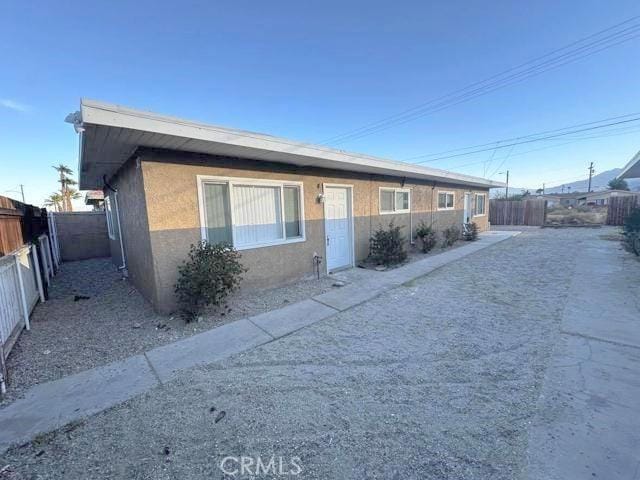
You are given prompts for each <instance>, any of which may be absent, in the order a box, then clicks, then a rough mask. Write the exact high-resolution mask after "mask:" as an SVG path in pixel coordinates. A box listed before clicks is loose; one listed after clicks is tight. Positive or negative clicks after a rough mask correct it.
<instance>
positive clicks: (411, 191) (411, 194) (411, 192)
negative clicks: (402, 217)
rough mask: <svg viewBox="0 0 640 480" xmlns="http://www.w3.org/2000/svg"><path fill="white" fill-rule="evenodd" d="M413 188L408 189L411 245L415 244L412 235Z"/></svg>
mask: <svg viewBox="0 0 640 480" xmlns="http://www.w3.org/2000/svg"><path fill="white" fill-rule="evenodd" d="M412 204H413V188H410V189H409V243H410V244H411V245H415V244H416V239H415V238H414V236H413V208H412V207H411V205H412Z"/></svg>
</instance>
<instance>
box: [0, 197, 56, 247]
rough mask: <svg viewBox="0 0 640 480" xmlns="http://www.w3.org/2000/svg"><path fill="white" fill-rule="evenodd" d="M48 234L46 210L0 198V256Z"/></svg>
mask: <svg viewBox="0 0 640 480" xmlns="http://www.w3.org/2000/svg"><path fill="white" fill-rule="evenodd" d="M48 232H49V220H48V218H47V211H46V209H44V208H38V207H34V206H33V205H27V204H25V203H22V202H18V201H17V200H12V199H11V198H7V197H3V196H0V256H2V255H6V254H8V253H9V252H13V251H14V250H16V249H18V248H20V247H22V246H23V245H25V244H27V243H29V242H32V241H33V240H34V239H35V238H37V237H38V236H39V235H41V234H43V233H48Z"/></svg>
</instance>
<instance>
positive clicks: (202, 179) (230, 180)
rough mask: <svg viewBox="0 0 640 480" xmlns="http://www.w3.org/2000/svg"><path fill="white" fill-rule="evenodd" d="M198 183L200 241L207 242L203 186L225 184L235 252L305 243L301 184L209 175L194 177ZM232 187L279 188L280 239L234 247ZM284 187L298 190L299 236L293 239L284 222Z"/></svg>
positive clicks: (233, 243)
mask: <svg viewBox="0 0 640 480" xmlns="http://www.w3.org/2000/svg"><path fill="white" fill-rule="evenodd" d="M196 178H197V183H198V208H199V210H200V237H201V238H202V240H207V215H206V210H205V209H206V205H205V202H204V192H203V185H204V184H206V183H218V184H225V185H227V187H228V195H229V210H230V212H229V216H230V218H231V242H232V245H233V246H234V248H235V249H236V250H252V249H254V248H262V247H273V246H276V245H285V244H288V243H299V242H305V241H306V240H307V237H306V228H305V221H304V219H305V216H304V187H303V184H302V182H296V181H289V180H261V179H256V178H241V177H217V176H210V175H196ZM234 185H239V186H244V185H255V186H258V187H260V186H262V187H279V188H280V218H281V219H282V239H279V240H274V241H271V242H261V243H256V244H251V245H242V246H236V244H235V237H234V232H233V230H234V229H233V187H234ZM284 187H296V188H298V189H299V198H298V200H299V202H300V218H299V221H300V236H299V237H295V238H287V232H286V221H285V212H284Z"/></svg>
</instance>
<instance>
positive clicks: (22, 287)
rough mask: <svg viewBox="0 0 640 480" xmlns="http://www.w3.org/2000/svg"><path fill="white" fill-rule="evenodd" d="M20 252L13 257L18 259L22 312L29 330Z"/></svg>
mask: <svg viewBox="0 0 640 480" xmlns="http://www.w3.org/2000/svg"><path fill="white" fill-rule="evenodd" d="M18 255H19V253H16V254H15V255H14V256H13V258H15V260H16V268H17V269H18V283H19V284H20V297H21V298H22V313H23V314H24V326H25V328H26V329H27V330H31V325H30V324H29V307H27V294H26V293H25V291H24V280H23V279H22V266H21V265H20V258H19V257H18Z"/></svg>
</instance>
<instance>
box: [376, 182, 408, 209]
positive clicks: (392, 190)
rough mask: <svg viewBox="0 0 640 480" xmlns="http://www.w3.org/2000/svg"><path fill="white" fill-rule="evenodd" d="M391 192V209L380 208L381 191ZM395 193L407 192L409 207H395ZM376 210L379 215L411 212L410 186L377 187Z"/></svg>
mask: <svg viewBox="0 0 640 480" xmlns="http://www.w3.org/2000/svg"><path fill="white" fill-rule="evenodd" d="M383 191H387V192H393V210H390V211H383V210H382V192H383ZM396 193H408V194H409V208H402V209H396ZM378 212H379V213H380V215H395V214H397V213H409V212H411V189H410V188H393V187H379V188H378Z"/></svg>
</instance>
